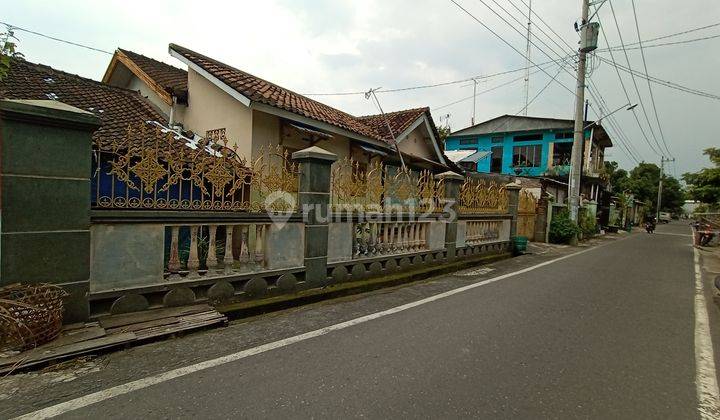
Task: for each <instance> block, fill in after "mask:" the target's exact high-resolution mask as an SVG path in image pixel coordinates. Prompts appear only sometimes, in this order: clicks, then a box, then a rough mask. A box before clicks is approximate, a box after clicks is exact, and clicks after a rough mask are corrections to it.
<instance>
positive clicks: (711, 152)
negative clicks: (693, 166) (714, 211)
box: [682, 147, 720, 208]
mask: <svg viewBox="0 0 720 420" xmlns="http://www.w3.org/2000/svg"><path fill="white" fill-rule="evenodd" d="M703 154H704V155H706V156H708V158H710V162H712V163H713V165H714V166H715V167H712V168H703V169H701V170H700V171H698V172H694V173H686V174H683V176H682V177H683V180H685V182H686V183H687V184H688V196H689V197H690V198H692V199H693V200H697V201H700V202H701V203H705V204H708V207H709V208H711V207H714V208H717V207H718V206H720V148H717V147H711V148H709V149H705V150H704V151H703Z"/></svg>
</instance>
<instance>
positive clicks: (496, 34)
mask: <svg viewBox="0 0 720 420" xmlns="http://www.w3.org/2000/svg"><path fill="white" fill-rule="evenodd" d="M450 1H451V2H452V3H453V4H454V5H455V6H457V7H458V8H459V9H460V10H462V11H463V12H465V13H466V14H467V15H468V16H470V17H471V18H472V19H473V20H475V21H476V22H477V23H479V24H480V25H482V26H483V27H484V28H485V29H487V30H488V31H490V33H491V34H493V35H495V37H497V38H498V39H500V40H501V41H502V42H503V43H505V44H506V45H507V46H509V47H510V48H512V49H513V51H515V52H516V53H518V54H520V56H521V57H523V58H525V59H528V57H526V56H525V54H523V53H522V52H520V51H519V50H518V49H517V48H515V46H514V45H512V44H511V43H510V42H509V41H507V40H505V38H503V37H502V36H500V35H499V34H498V33H497V32H495V31H493V30H492V29H491V28H490V27H489V26H487V25H486V24H485V23H484V22H483V21H481V20H480V19H478V18H477V16H475V15H473V14H472V13H470V12H469V11H468V10H467V9H465V8H464V7H462V6H461V5H460V4H459V3H458V2H457V1H456V0H450ZM486 7H487V5H486ZM490 10H492V9H490ZM533 46H534V47H536V48H537V46H536V45H534V44H533ZM538 49H539V50H540V51H542V49H540V48H538ZM543 53H544V54H545V55H548V54H547V53H545V52H543ZM548 58H552V57H550V56H549V55H548ZM528 61H529V62H530V63H532V64H533V65H535V66H537V65H536V64H535V63H534V62H533V61H532V60H530V59H528ZM555 63H556V64H557V60H555ZM539 68H540V69H541V70H542V72H543V73H545V74H546V75H547V76H548V77H552V76H550V74H549V73H548V72H547V71H545V70H544V69H542V67H539ZM556 83H558V84H559V85H560V86H562V87H563V88H564V89H565V90H567V91H568V92H570V93H572V94H573V96H575V92H573V91H572V90H571V89H570V88H568V87H567V86H565V85H564V84H562V83H560V82H559V81H557V80H556Z"/></svg>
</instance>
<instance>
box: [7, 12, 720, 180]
mask: <svg viewBox="0 0 720 420" xmlns="http://www.w3.org/2000/svg"><path fill="white" fill-rule="evenodd" d="M456 1H457V3H459V4H460V5H461V6H462V7H464V8H465V9H466V10H467V11H468V12H470V13H471V14H472V15H474V16H475V17H476V18H477V19H479V20H480V21H481V22H483V23H485V24H486V25H487V26H488V27H489V28H490V30H492V31H494V32H495V33H496V34H497V35H499V36H500V37H502V38H503V39H504V40H506V41H507V42H508V43H509V44H510V45H512V46H513V47H514V48H515V49H516V50H517V51H515V50H514V49H513V48H511V47H510V46H509V45H507V44H506V43H504V42H503V41H501V40H500V39H499V38H498V37H496V36H495V35H494V34H493V33H492V32H491V31H490V30H488V29H487V28H485V27H483V26H482V25H481V24H480V23H478V22H477V21H476V20H474V19H473V18H472V17H471V16H469V15H468V14H467V13H466V12H464V11H462V10H461V9H460V8H459V7H458V6H457V5H456V4H454V3H453V2H451V1H450V0H408V1H405V0H391V1H389V0H385V1H383V0H363V1H339V0H335V1H333V0H263V1H243V0H238V1H232V2H230V1H228V2H216V1H211V0H206V1H203V2H197V1H181V0H175V1H172V2H170V1H145V2H136V1H122V2H120V1H102V2H98V1H68V2H61V1H56V2H52V3H50V2H46V1H32V0H24V1H22V2H18V1H17V0H9V1H8V0H0V5H2V7H0V10H3V15H2V16H1V17H0V21H2V22H5V23H9V24H11V25H14V26H17V27H20V28H24V29H28V30H32V31H36V32H40V33H43V34H46V35H49V36H53V37H56V38H61V39H64V40H68V41H73V42H77V43H80V44H85V45H89V46H92V47H95V48H98V49H101V50H105V51H110V52H112V51H113V50H115V48H118V47H121V48H125V49H129V50H132V51H135V52H138V53H141V54H144V55H147V56H150V57H153V58H155V59H158V60H161V61H164V62H167V63H169V64H173V65H176V66H178V67H182V64H181V63H180V62H178V61H176V60H175V59H174V58H172V57H170V56H169V54H168V52H167V49H168V44H169V43H171V42H172V43H176V44H179V45H182V46H185V47H187V48H190V49H194V50H196V51H198V52H201V53H204V54H205V55H208V56H211V57H213V58H216V59H218V60H220V61H223V62H225V63H227V64H230V65H232V66H234V67H237V68H239V69H242V70H244V71H247V72H249V73H252V74H254V75H256V76H259V77H262V78H264V79H266V80H270V81H272V82H274V83H277V84H279V85H281V86H283V87H286V88H288V89H291V90H293V91H295V92H298V93H303V94H315V93H342V92H362V91H367V90H369V89H371V88H383V89H397V88H405V87H414V86H423V85H431V84H438V83H444V82H451V81H459V80H467V79H472V78H474V77H475V78H477V80H478V82H477V92H478V93H479V94H478V95H477V96H476V97H475V121H476V122H481V121H485V120H488V119H491V118H494V117H496V116H499V115H503V114H517V113H519V112H521V111H522V109H523V107H524V104H525V89H524V83H523V80H522V76H523V71H519V72H513V73H508V74H505V75H499V76H492V77H487V76H488V75H493V74H495V73H500V72H504V71H508V70H516V69H521V68H523V67H525V66H526V59H525V57H524V54H525V49H526V39H525V31H526V25H527V7H526V4H527V2H528V0H456ZM483 3H485V4H487V6H489V7H490V8H492V10H491V9H490V8H488V7H487V6H486V5H485V4H483ZM634 3H635V7H636V11H637V18H638V26H639V29H640V35H641V37H640V39H643V40H649V39H651V38H656V37H659V36H664V35H669V34H673V33H677V32H681V31H685V30H688V29H692V28H697V27H701V26H705V25H711V24H715V23H718V22H720V2H718V1H717V0H685V1H683V2H677V1H676V0H634ZM580 4H581V2H580V1H579V0H574V1H570V0H535V1H533V4H532V8H533V12H535V13H536V14H537V16H535V15H533V16H532V19H531V27H532V28H533V34H534V35H533V37H532V38H531V39H532V40H533V44H534V45H531V52H530V62H531V63H534V64H541V63H546V62H549V64H546V65H541V66H540V68H541V69H542V70H538V69H537V68H533V69H531V75H530V82H529V98H530V99H533V98H535V99H534V100H533V102H532V103H531V105H530V106H529V108H528V111H527V114H528V115H531V116H540V117H554V118H568V119H570V118H573V107H574V100H575V94H574V90H575V78H574V74H575V71H574V70H573V69H572V67H571V66H572V65H573V62H572V60H566V62H565V66H564V70H563V69H561V68H560V66H559V64H560V63H561V62H560V61H559V57H561V56H565V55H567V54H569V53H570V51H571V48H570V46H572V47H573V48H575V46H576V45H577V41H578V39H579V38H578V35H577V33H576V32H575V30H574V28H573V23H574V22H575V21H577V20H579V16H580ZM515 6H517V8H515ZM612 7H613V8H614V11H615V17H616V18H617V21H618V25H617V26H616V25H615V21H614V19H613V13H612V10H611V8H610V3H609V2H606V3H605V4H604V5H602V6H601V8H600V10H599V12H598V14H597V16H599V21H600V23H601V25H602V28H603V29H604V32H605V34H603V33H600V40H599V47H600V48H605V47H607V46H608V45H611V46H618V45H620V38H619V36H618V29H619V32H620V34H621V35H622V39H623V41H624V43H625V44H631V43H635V42H637V41H638V32H637V28H636V25H635V19H634V16H635V14H634V13H633V7H632V3H631V1H630V0H623V1H619V0H615V1H614V2H612ZM503 8H504V9H505V10H507V12H509V14H506V13H505V12H504V11H503ZM493 11H495V12H497V13H499V14H500V15H501V16H503V17H504V18H505V19H506V20H507V22H504V21H503V20H501V19H500V18H499V17H497V16H496V15H495V14H494V13H493ZM520 11H523V13H522V14H521V13H520ZM591 11H593V9H592V8H591ZM511 16H512V17H511ZM513 18H515V19H517V21H515V20H514V19H513ZM540 18H541V19H542V21H541V20H540ZM597 19H598V18H595V19H593V20H595V21H597ZM543 21H544V22H543ZM545 24H547V26H546V25H545ZM0 28H2V27H1V26H0ZM551 29H552V31H554V32H555V33H556V34H557V36H556V35H555V34H553V32H551ZM541 30H542V31H544V32H545V33H546V34H548V36H549V37H551V38H552V39H553V40H554V41H551V40H550V39H549V38H548V37H546V36H545V35H544V34H543V33H542V32H541ZM713 35H720V26H715V27H712V28H708V29H705V30H702V31H696V32H693V33H688V34H685V35H680V36H677V37H672V38H668V39H664V40H660V41H655V42H654V43H663V42H674V41H681V40H688V39H694V38H701V37H707V36H713ZM16 36H17V37H18V38H19V41H18V44H19V51H20V52H22V53H23V54H24V55H25V58H26V59H27V60H29V61H32V62H37V63H43V64H47V65H50V66H52V67H54V68H56V69H59V70H63V71H67V72H70V73H75V74H79V75H81V76H85V77H89V78H93V79H97V80H99V79H101V78H102V75H103V73H104V72H105V69H106V68H107V65H108V63H109V61H110V55H108V54H105V53H102V52H97V51H92V50H88V49H83V48H80V47H77V46H72V45H67V44H64V43H60V42H57V41H53V40H49V39H46V38H43V37H40V36H37V35H34V34H30V33H27V32H23V31H20V30H16ZM560 38H562V39H560ZM565 43H567V44H568V45H566V44H565ZM651 44H652V42H651V43H650V44H647V43H646V44H645V45H651ZM551 50H553V51H554V52H553V51H551ZM644 52H645V58H646V64H647V73H648V74H650V75H652V76H653V77H656V78H659V79H662V80H666V81H670V82H673V83H677V84H679V85H683V86H686V87H690V88H693V89H698V90H701V91H704V92H709V93H712V94H714V95H720V78H719V77H717V71H718V70H717V69H718V68H720V38H713V39H707V40H702V41H697V42H690V43H685V44H678V45H669V46H660V47H654V48H645V50H644ZM613 54H614V59H615V60H616V62H618V63H619V64H622V65H625V66H627V62H626V61H625V55H624V54H623V52H622V51H614V52H613ZM627 54H628V58H629V59H630V66H631V67H632V69H633V70H635V71H640V72H642V73H645V69H644V66H643V61H642V57H641V53H640V51H639V50H638V49H634V50H629V51H627ZM548 56H549V57H548ZM598 57H602V58H604V59H606V60H610V59H611V57H610V55H609V53H608V52H607V51H605V52H596V53H595V54H594V57H592V58H591V63H592V72H591V73H590V79H591V80H592V82H593V84H594V87H595V88H596V89H597V92H598V94H599V96H601V97H602V99H600V98H599V97H598V99H594V98H592V97H591V96H589V95H587V96H588V98H589V99H590V109H589V118H590V119H597V118H598V115H603V114H606V113H609V112H610V111H614V110H616V109H620V110H619V111H617V112H615V113H614V114H613V115H612V117H609V118H606V119H604V120H603V123H604V124H603V125H605V126H607V125H608V124H607V123H605V122H606V121H609V120H610V118H612V119H613V120H614V122H615V123H616V124H617V125H616V126H612V127H608V129H609V130H610V134H611V138H613V140H614V143H615V147H613V148H611V149H608V150H607V151H606V160H615V161H617V162H619V163H620V166H621V167H624V168H626V169H630V168H632V167H633V166H635V159H634V158H633V157H631V155H633V156H634V157H636V158H637V159H638V160H641V161H646V162H658V161H659V160H660V153H659V152H658V150H661V149H664V144H663V139H664V140H665V143H666V144H667V148H668V149H669V153H668V152H667V151H664V152H663V153H662V154H664V155H665V156H667V155H670V156H673V157H675V158H676V161H675V162H674V163H670V164H667V170H668V173H669V174H671V175H678V176H679V175H681V174H682V173H683V172H688V171H696V170H698V169H700V168H701V167H703V166H708V160H707V159H706V158H705V157H704V156H702V150H703V149H704V148H707V147H712V146H720V141H718V139H717V138H716V137H715V134H716V130H713V126H714V123H715V119H716V118H718V117H719V116H720V100H718V99H713V98H707V97H702V96H697V95H694V94H688V93H686V92H682V91H679V90H675V89H670V88H668V87H665V86H662V85H659V84H652V85H651V86H652V94H653V96H654V102H655V106H656V107H655V108H654V107H653V102H652V100H651V95H650V92H649V90H648V84H647V82H646V81H645V80H644V79H642V78H639V77H638V78H635V83H636V84H637V89H638V91H639V92H640V95H639V96H640V97H641V98H642V101H639V100H638V94H637V93H636V90H635V84H634V83H633V80H632V78H631V77H630V75H629V74H627V73H625V72H622V71H621V72H620V74H621V76H620V77H622V81H623V83H624V85H625V87H626V89H627V92H628V96H629V97H630V102H631V103H632V104H635V103H638V104H639V106H638V107H636V108H635V111H634V112H635V115H637V117H638V120H639V121H640V124H641V125H642V127H643V129H642V131H641V129H640V128H639V127H638V122H637V121H636V120H635V118H634V116H633V111H626V110H625V109H624V108H623V105H625V104H627V103H628V100H627V97H626V96H625V93H624V91H623V89H622V84H621V82H620V80H619V79H618V77H619V76H618V74H617V72H616V71H615V68H614V67H613V66H612V65H611V64H608V63H607V62H604V61H601V60H600V59H599V58H598ZM553 61H554V62H553ZM553 77H554V78H555V79H554V80H552V79H553ZM491 89H492V90H491ZM486 90H490V91H489V92H484V91H486ZM483 92H484V93H483ZM472 95H473V82H472V81H467V82H462V83H453V84H446V85H443V86H438V87H433V88H425V89H413V90H405V91H400V92H386V93H378V98H379V101H380V104H381V105H382V107H383V109H384V110H385V111H386V112H387V111H393V110H400V109H407V108H414V107H421V106H429V107H430V108H431V110H432V113H433V117H434V119H435V123H436V124H437V125H446V124H449V125H450V127H451V128H452V130H453V131H456V130H459V129H462V128H465V127H468V126H470V123H471V119H472V117H473V98H472ZM596 96H597V95H596ZM311 97H312V98H314V99H316V100H319V101H321V102H324V103H326V104H328V105H331V106H334V107H336V108H339V109H341V110H343V111H346V112H348V113H350V114H353V115H367V114H376V113H378V110H377V108H376V106H375V105H374V104H373V102H371V101H369V100H367V99H365V96H364V95H362V94H355V95H328V96H311ZM602 100H604V104H602ZM597 101H600V103H597ZM601 108H602V109H601ZM643 108H644V110H643ZM603 109H604V111H603ZM655 112H657V116H658V120H659V121H660V127H658V125H657V122H656V118H655ZM646 114H647V117H648V120H649V121H650V123H651V124H652V133H651V131H650V129H649V128H648V123H647V121H646V119H645V115H646ZM448 116H449V117H448ZM617 129H619V131H620V132H621V133H622V134H620V133H618V132H617ZM661 130H662V135H661V133H660V131H661ZM642 132H645V136H643V134H642ZM653 134H654V136H653ZM618 137H621V138H622V139H624V140H625V141H627V142H629V143H630V146H628V148H629V149H630V150H631V152H628V151H627V150H626V148H625V147H623V145H622V144H621V143H622V142H621V141H619V140H618ZM651 146H652V148H654V149H655V150H656V151H655V152H654V151H653V150H652V148H651Z"/></svg>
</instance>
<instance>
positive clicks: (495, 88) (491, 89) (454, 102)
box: [430, 63, 551, 111]
mask: <svg viewBox="0 0 720 420" xmlns="http://www.w3.org/2000/svg"><path fill="white" fill-rule="evenodd" d="M545 64H550V63H545ZM548 67H551V66H548ZM539 72H540V70H539V69H538V70H535V71H534V72H532V73H531V74H536V73H539ZM524 78H525V75H522V76H521V77H517V78H515V79H512V80H510V81H507V82H505V83H502V84H500V85H497V86H495V87H492V88H490V89H485V90H483V91H480V92H478V93H476V94H475V95H471V96H467V97H465V98H462V99H458V100H456V101H453V102H450V103H449V104H445V105H442V106H439V107H436V108H430V109H432V110H433V111H437V110H439V109H443V108H447V107H449V106H451V105H455V104H459V103H460V102H464V101H467V100H470V99H473V98H475V97H477V96H480V95H482V94H484V93H488V92H492V91H494V90H497V89H500V88H501V87H505V86H508V85H511V84H513V83H515V82H518V81H520V80H523V79H524Z"/></svg>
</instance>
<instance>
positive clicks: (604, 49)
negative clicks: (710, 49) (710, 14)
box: [595, 34, 720, 52]
mask: <svg viewBox="0 0 720 420" xmlns="http://www.w3.org/2000/svg"><path fill="white" fill-rule="evenodd" d="M715 38H720V34H719V35H709V36H704V37H702V38H692V39H684V40H682V41H673V42H662V43H660V44H650V45H643V48H645V49H648V48H655V47H666V46H670V45H681V44H689V43H691V42H698V41H706V40H709V39H715ZM643 42H646V41H643ZM625 49H626V50H628V51H631V50H639V49H640V47H632V48H628V47H627V46H626V48H625ZM621 50H622V47H620V46H617V45H616V46H614V47H608V48H601V49H597V50H595V51H596V52H608V51H621Z"/></svg>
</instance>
